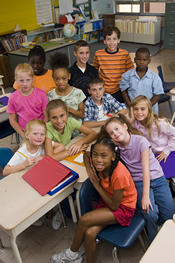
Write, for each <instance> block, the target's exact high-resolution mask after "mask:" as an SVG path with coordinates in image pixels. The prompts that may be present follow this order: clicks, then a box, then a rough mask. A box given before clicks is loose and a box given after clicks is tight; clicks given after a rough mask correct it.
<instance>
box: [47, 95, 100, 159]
mask: <svg viewBox="0 0 175 263" xmlns="http://www.w3.org/2000/svg"><path fill="white" fill-rule="evenodd" d="M46 110H47V114H48V117H49V120H50V121H49V122H48V123H47V124H46V127H47V132H46V142H45V152H46V154H47V155H50V156H51V157H52V158H54V159H56V160H57V161H60V160H62V159H64V158H65V157H67V156H69V155H74V154H77V153H78V152H79V151H81V150H83V149H84V148H86V144H87V143H90V142H92V141H93V140H95V138H96V135H97V134H96V132H95V131H93V130H92V129H91V128H89V127H86V126H84V125H83V124H81V123H80V122H79V121H77V120H75V119H74V118H71V117H68V109H67V106H66V104H65V102H64V101H62V100H60V99H55V100H51V101H50V102H49V103H48V105H47V109H46ZM74 130H78V131H79V132H81V133H83V134H85V135H86V137H84V138H83V139H81V140H79V141H77V142H76V143H74V144H72V145H71V146H70V147H69V149H68V150H65V148H64V146H66V145H67V144H68V143H69V142H70V140H71V138H72V132H73V131H74Z"/></svg>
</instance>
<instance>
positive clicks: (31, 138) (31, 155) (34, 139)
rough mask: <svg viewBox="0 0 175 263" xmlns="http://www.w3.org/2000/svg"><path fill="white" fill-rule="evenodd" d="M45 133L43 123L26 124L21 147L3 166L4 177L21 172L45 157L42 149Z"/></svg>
mask: <svg viewBox="0 0 175 263" xmlns="http://www.w3.org/2000/svg"><path fill="white" fill-rule="evenodd" d="M45 133H46V124H45V122H44V121H42V120H39V119H33V120H30V121H29V122H28V123H27V125H26V129H25V131H24V135H25V138H24V141H23V143H22V147H21V148H19V150H18V151H17V152H16V153H15V154H14V155H13V157H12V158H11V159H10V161H9V162H8V164H7V165H6V166H5V168H4V171H3V175H4V176H5V175H9V174H11V173H15V172H18V171H20V170H23V169H25V168H27V167H29V166H31V165H33V164H35V163H37V162H39V161H40V160H41V159H42V158H43V157H44V156H45V152H44V149H43V143H44V141H45Z"/></svg>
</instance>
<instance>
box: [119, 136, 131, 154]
mask: <svg viewBox="0 0 175 263" xmlns="http://www.w3.org/2000/svg"><path fill="white" fill-rule="evenodd" d="M130 135H131V138H130V142H129V144H128V146H127V147H126V148H123V147H121V145H119V146H118V147H119V149H120V150H122V151H125V150H131V149H132V145H133V135H132V134H131V133H130Z"/></svg>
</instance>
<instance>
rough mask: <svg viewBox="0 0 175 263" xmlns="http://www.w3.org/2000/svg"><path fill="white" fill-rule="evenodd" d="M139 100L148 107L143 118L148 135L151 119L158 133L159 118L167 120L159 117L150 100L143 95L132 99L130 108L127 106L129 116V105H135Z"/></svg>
mask: <svg viewBox="0 0 175 263" xmlns="http://www.w3.org/2000/svg"><path fill="white" fill-rule="evenodd" d="M140 101H145V102H146V104H147V107H148V115H147V117H146V119H145V124H144V126H145V128H147V129H148V133H149V137H150V138H151V128H152V124H153V121H154V120H155V124H156V126H157V128H158V134H159V135H160V126H159V119H165V120H166V121H167V122H168V120H167V119H166V118H165V117H160V116H159V115H157V114H156V113H155V112H154V110H153V107H152V104H151V101H150V100H149V99H148V98H147V97H146V96H144V95H139V96H138V97H136V98H135V99H133V100H132V101H131V103H130V108H129V116H130V117H131V107H135V106H136V105H137V104H138V103H139V102H140Z"/></svg>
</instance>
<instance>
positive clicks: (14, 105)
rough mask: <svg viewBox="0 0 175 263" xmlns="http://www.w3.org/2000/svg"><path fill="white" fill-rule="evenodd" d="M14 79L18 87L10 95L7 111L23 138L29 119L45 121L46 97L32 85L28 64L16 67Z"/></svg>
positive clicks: (30, 70)
mask: <svg viewBox="0 0 175 263" xmlns="http://www.w3.org/2000/svg"><path fill="white" fill-rule="evenodd" d="M15 79H16V82H17V83H18V85H19V89H18V90H17V91H15V92H13V93H12V94H11V95H10V97H9V101H8V106H7V112H8V113H9V121H10V124H11V126H12V127H13V128H14V130H16V132H17V133H18V134H19V135H20V136H21V137H22V138H24V130H25V127H26V124H27V123H28V122H29V121H30V120H31V119H40V120H43V121H44V122H47V120H48V119H47V113H46V106H47V103H48V99H47V96H46V94H45V92H44V91H42V90H39V89H37V88H35V87H33V80H34V73H33V69H32V67H31V66H30V65H29V64H27V63H23V64H19V65H18V66H17V67H16V69H15Z"/></svg>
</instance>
